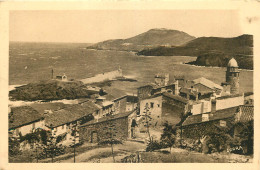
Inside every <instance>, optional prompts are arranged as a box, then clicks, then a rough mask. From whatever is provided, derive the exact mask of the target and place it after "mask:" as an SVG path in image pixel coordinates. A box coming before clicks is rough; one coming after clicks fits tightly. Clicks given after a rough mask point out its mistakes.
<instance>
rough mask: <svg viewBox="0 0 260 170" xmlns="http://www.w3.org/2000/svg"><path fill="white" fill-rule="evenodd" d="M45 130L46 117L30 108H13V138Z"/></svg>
mask: <svg viewBox="0 0 260 170" xmlns="http://www.w3.org/2000/svg"><path fill="white" fill-rule="evenodd" d="M39 128H40V129H44V128H45V123H44V117H43V115H42V114H40V113H39V112H38V111H36V110H35V109H33V108H32V107H30V106H20V107H11V109H10V113H9V128H8V129H9V133H10V134H11V136H12V137H20V135H22V136H25V135H26V134H28V133H32V132H33V131H34V130H36V129H39Z"/></svg>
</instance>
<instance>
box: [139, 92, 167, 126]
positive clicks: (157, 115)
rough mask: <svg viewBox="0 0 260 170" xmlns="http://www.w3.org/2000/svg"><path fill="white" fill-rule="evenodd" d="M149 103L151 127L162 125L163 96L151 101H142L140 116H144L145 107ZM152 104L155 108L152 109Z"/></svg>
mask: <svg viewBox="0 0 260 170" xmlns="http://www.w3.org/2000/svg"><path fill="white" fill-rule="evenodd" d="M146 103H148V107H149V112H150V113H151V117H152V120H151V126H155V125H161V117H162V96H158V97H155V98H151V99H145V100H141V102H140V115H144V114H145V113H144V112H145V106H146ZM151 103H153V107H151Z"/></svg>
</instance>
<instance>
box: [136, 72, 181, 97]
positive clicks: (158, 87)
mask: <svg viewBox="0 0 260 170" xmlns="http://www.w3.org/2000/svg"><path fill="white" fill-rule="evenodd" d="M154 82H155V83H151V84H147V85H144V86H141V87H139V88H137V96H138V100H139V101H141V100H142V99H145V98H148V97H150V96H152V95H154V94H156V93H162V92H169V93H172V94H175V95H178V94H179V87H178V81H175V82H173V83H169V74H166V75H164V76H163V75H159V74H157V75H155V80H154Z"/></svg>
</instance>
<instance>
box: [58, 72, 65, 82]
mask: <svg viewBox="0 0 260 170" xmlns="http://www.w3.org/2000/svg"><path fill="white" fill-rule="evenodd" d="M56 80H61V81H68V77H67V76H66V75H65V73H64V74H63V75H62V76H61V75H58V76H56Z"/></svg>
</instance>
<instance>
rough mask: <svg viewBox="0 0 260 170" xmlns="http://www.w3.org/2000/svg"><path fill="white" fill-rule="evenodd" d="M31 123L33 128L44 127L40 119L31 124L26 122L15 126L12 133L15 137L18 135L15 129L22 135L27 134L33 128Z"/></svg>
mask: <svg viewBox="0 0 260 170" xmlns="http://www.w3.org/2000/svg"><path fill="white" fill-rule="evenodd" d="M33 124H35V128H34V129H38V128H41V129H44V128H45V125H44V120H40V121H37V122H34V123H31V124H28V125H25V126H22V127H19V128H16V129H15V130H13V131H12V132H13V135H14V136H16V137H19V133H18V134H17V133H16V132H17V129H18V130H19V132H21V134H22V135H23V136H24V135H26V134H28V133H31V132H32V130H33Z"/></svg>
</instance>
